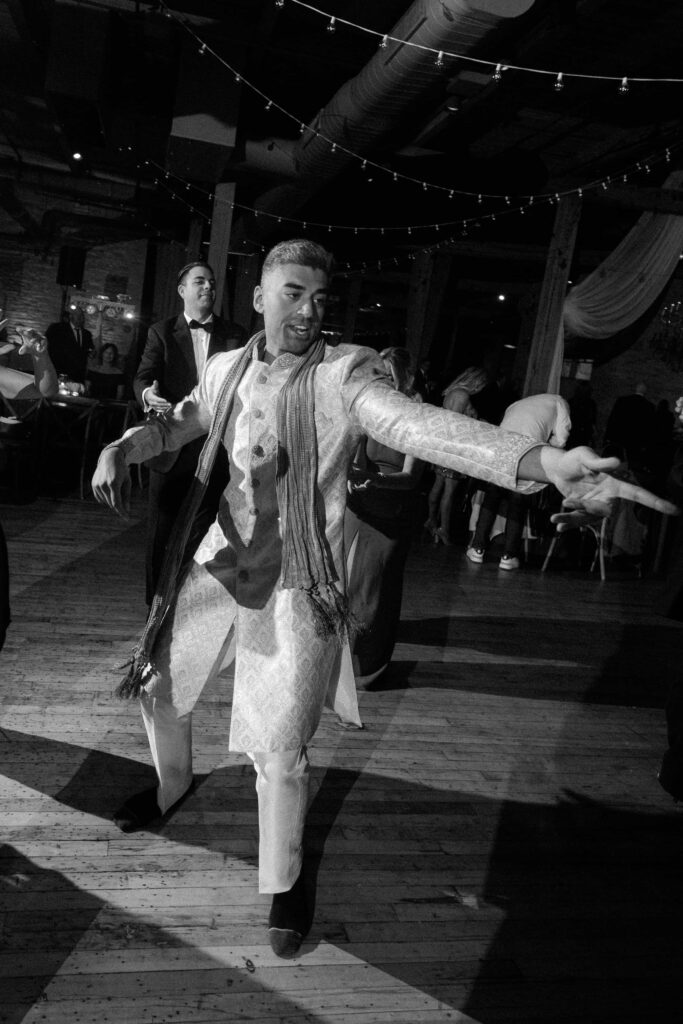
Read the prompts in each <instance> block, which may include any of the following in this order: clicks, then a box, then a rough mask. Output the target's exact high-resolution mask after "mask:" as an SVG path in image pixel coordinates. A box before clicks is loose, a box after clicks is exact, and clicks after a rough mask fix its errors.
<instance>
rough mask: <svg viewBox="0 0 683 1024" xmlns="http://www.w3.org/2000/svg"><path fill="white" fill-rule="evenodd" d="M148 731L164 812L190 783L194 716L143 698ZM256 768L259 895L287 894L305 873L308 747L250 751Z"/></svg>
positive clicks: (148, 698) (158, 798) (169, 704)
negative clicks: (303, 853) (303, 872)
mask: <svg viewBox="0 0 683 1024" xmlns="http://www.w3.org/2000/svg"><path fill="white" fill-rule="evenodd" d="M140 708H141V710H142V719H143V721H144V723H145V729H146V730H147V737H148V739H149V746H150V749H151V751H152V758H153V760H154V767H155V768H156V770H157V776H158V779H159V786H158V789H157V801H158V804H159V807H160V808H161V811H162V813H164V812H165V811H167V810H168V808H169V807H171V806H172V805H173V804H174V803H175V802H176V800H179V799H180V797H181V796H182V795H183V793H185V792H186V791H187V789H188V787H189V786H190V784H191V783H192V713H191V712H190V713H188V714H186V715H178V714H177V713H176V711H175V709H174V707H173V705H172V704H171V703H170V702H169V701H167V700H163V699H161V698H159V697H146V696H143V697H142V698H141V700H140ZM248 756H249V757H250V758H251V760H252V761H253V762H254V767H255V768H256V793H257V796H258V815H259V892H265V893H273V892H286V891H287V890H288V889H291V888H292V886H293V885H294V883H295V882H296V880H297V878H298V877H299V872H300V871H301V860H302V849H303V831H304V822H305V819H306V810H307V808H308V781H309V779H308V757H307V755H306V748H305V747H299V748H298V749H296V750H278V751H270V752H261V751H255V752H252V751H249V755H248Z"/></svg>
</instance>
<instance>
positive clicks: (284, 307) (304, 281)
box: [254, 263, 328, 356]
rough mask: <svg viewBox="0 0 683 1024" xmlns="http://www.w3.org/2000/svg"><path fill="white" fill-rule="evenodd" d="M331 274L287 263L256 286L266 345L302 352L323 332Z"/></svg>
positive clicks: (271, 348) (273, 350)
mask: <svg viewBox="0 0 683 1024" xmlns="http://www.w3.org/2000/svg"><path fill="white" fill-rule="evenodd" d="M327 287H328V282H327V274H326V273H325V271H324V270H317V269H315V268H314V267H300V266H299V265H298V264H296V263H283V264H282V265H281V266H279V267H274V268H273V270H271V271H270V272H269V273H268V274H266V276H265V278H264V279H263V280H262V281H261V284H259V285H257V286H256V288H255V290H254V309H255V310H256V312H257V313H262V314H263V321H264V326H265V331H266V349H267V350H268V352H270V353H271V355H273V356H279V355H280V354H281V353H282V352H293V353H294V354H295V355H300V354H301V353H302V352H305V351H306V350H307V349H308V348H310V346H311V345H312V344H313V343H314V341H316V339H317V337H318V335H319V334H320V328H321V326H322V320H323V316H324V314H325V303H326V301H327Z"/></svg>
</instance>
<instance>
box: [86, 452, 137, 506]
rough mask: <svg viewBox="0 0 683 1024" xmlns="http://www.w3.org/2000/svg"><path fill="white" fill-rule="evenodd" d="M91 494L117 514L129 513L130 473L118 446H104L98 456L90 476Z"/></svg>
mask: <svg viewBox="0 0 683 1024" xmlns="http://www.w3.org/2000/svg"><path fill="white" fill-rule="evenodd" d="M92 490H93V494H94V495H95V498H96V499H97V501H99V503H100V505H107V506H108V507H109V508H110V509H112V510H113V511H114V512H116V513H117V514H118V515H120V516H123V517H124V518H126V519H127V518H128V516H129V515H130V490H131V482H130V473H129V472H128V466H127V465H126V462H125V459H124V457H123V452H122V451H121V449H120V448H105V449H104V451H103V452H102V454H101V455H100V457H99V460H98V463H97V466H96V468H95V473H94V475H93V478H92Z"/></svg>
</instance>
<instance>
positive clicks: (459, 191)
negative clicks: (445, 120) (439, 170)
mask: <svg viewBox="0 0 683 1024" xmlns="http://www.w3.org/2000/svg"><path fill="white" fill-rule="evenodd" d="M292 2H294V3H298V4H299V6H304V7H307V8H308V9H310V10H311V11H313V12H314V13H318V14H323V13H324V12H320V11H318V10H317V8H315V7H312V6H311V5H308V4H305V3H302V0H292ZM160 7H161V9H162V11H163V13H164V14H165V15H166V16H168V17H171V18H174V17H175V20H176V21H177V22H178V24H179V25H180V26H181V27H182V28H184V29H185V30H186V31H187V32H188V33H189V34H190V35H192V37H193V38H194V40H195V42H196V43H197V44H202V40H201V39H200V38H199V37H198V36H197V35H196V33H195V32H194V31H193V29H192V28H191V26H190V25H189V24H188V23H187V22H186V21H185V20H184V19H182V18H180V17H177V16H175V13H174V12H173V11H171V10H170V9H169V8H167V7H166V6H165V4H164V2H163V0H160ZM325 17H326V18H329V17H330V15H329V14H325ZM332 20H334V21H335V24H336V22H337V21H339V22H341V23H342V24H345V25H349V26H351V27H354V28H358V29H359V30H361V31H367V32H370V31H371V30H369V29H363V27H362V26H356V25H354V23H353V22H347V21H345V19H343V18H335V19H332ZM371 34H373V35H375V36H379V33H377V32H374V31H372V32H371ZM381 38H382V39H384V38H385V36H382V37H381ZM386 38H387V39H389V38H391V39H392V40H393V37H390V36H386ZM393 41H396V42H400V43H401V44H402V45H403V44H405V45H415V46H418V44H411V43H410V42H409V41H403V40H393ZM418 48H419V49H421V50H423V51H427V52H431V53H434V54H437V55H438V53H440V52H443V54H444V56H450V57H463V55H460V54H453V53H450V52H448V51H437V50H436V49H434V48H431V47H425V46H418ZM207 49H209V52H210V53H211V55H212V56H213V57H214V58H215V59H217V60H218V61H220V63H221V64H222V65H223V66H224V67H225V68H226V69H227V70H229V71H231V72H232V73H233V74H234V76H235V81H236V82H242V81H244V84H245V85H247V86H248V87H249V88H250V89H251V90H253V91H254V92H256V93H257V94H258V95H259V96H261V98H262V99H263V100H264V101H266V102H268V101H269V97H268V96H266V95H265V94H264V93H263V92H262V90H260V89H259V88H258V87H257V86H255V85H253V84H252V83H250V82H249V81H248V80H243V78H242V76H241V75H240V74H239V73H238V72H237V71H236V70H235V69H234V68H232V67H231V66H230V65H229V64H228V63H227V62H226V61H225V60H223V58H221V57H219V56H218V54H216V53H214V52H213V51H212V50H211V49H210V48H208V47H207ZM463 59H467V58H466V57H463ZM475 62H476V63H478V64H481V65H486V66H487V67H494V64H493V61H485V60H476V61H475ZM495 68H496V71H497V72H498V75H497V76H496V75H495V74H494V76H493V77H494V78H495V77H498V80H499V79H500V76H501V75H502V72H503V71H507V70H509V69H510V68H512V69H513V70H517V71H532V72H533V71H536V72H537V73H539V74H551V72H549V71H545V70H541V69H534V68H524V67H521V66H517V65H507V64H506V65H503V64H496V65H495ZM557 74H558V72H555V71H553V72H552V75H553V76H555V77H556V76H557ZM564 77H574V78H586V79H594V80H595V79H599V80H609V81H614V80H617V81H619V80H620V79H619V78H617V77H616V76H604V75H603V76H600V75H597V76H596V75H574V74H573V73H570V74H569V75H568V76H567V75H566V73H563V79H564ZM621 81H626V83H627V85H628V79H621ZM631 81H639V82H640V81H653V82H656V81H660V82H661V81H666V82H673V81H676V82H683V79H649V78H648V79H645V78H632V79H631ZM274 105H276V106H277V108H278V110H279V111H280V112H281V113H282V114H284V115H285V116H286V117H289V118H290V119H291V120H292V121H294V122H299V118H298V117H296V115H294V114H292V113H290V112H289V111H287V110H285V109H284V108H283V107H281V106H279V105H278V104H274ZM299 131H300V133H301V134H303V133H304V132H305V131H306V126H305V125H304V124H303V123H301V124H300V128H299ZM309 131H311V132H312V133H313V134H314V135H315V136H316V137H317V138H321V139H323V140H324V141H326V142H327V143H329V144H330V146H331V148H333V149H334V148H337V144H336V143H333V141H332V139H329V138H327V137H326V136H325V135H324V134H323V133H321V132H319V131H318V130H317V129H310V128H309ZM129 148H130V147H129ZM338 148H339V149H340V150H341V151H342V152H343V153H345V154H346V156H347V157H349V158H351V159H355V160H358V161H361V160H362V159H363V158H362V157H361V156H360V155H359V154H357V153H355V152H353V151H352V150H350V149H347V148H346V147H344V146H341V145H339V146H338ZM368 162H369V163H370V165H371V166H372V167H373V168H374V169H376V170H377V171H380V172H384V173H387V174H393V179H394V181H398V178H399V177H400V178H401V180H402V181H405V182H407V183H410V184H414V185H422V186H423V187H424V182H423V181H422V180H421V179H419V178H413V177H411V176H410V175H405V174H401V175H399V174H398V173H397V172H395V171H394V172H392V171H391V170H390V169H389V168H388V167H385V166H382V165H381V164H377V163H375V162H374V161H368ZM667 162H668V161H667ZM368 180H370V179H368ZM427 184H428V187H429V188H430V189H434V190H435V191H437V192H446V193H448V195H449V197H450V196H451V195H452V194H453V193H456V194H457V195H459V196H464V197H468V196H471V197H474V196H475V195H476V193H473V192H469V191H467V190H464V189H451V188H449V187H447V186H444V185H439V184H434V183H427ZM599 185H600V181H599V180H598V181H593V182H589V183H586V185H585V187H592V188H595V187H598V186H599ZM573 192H576V189H568V190H567V191H566V194H567V195H569V194H571V193H573ZM484 195H485V198H487V199H501V198H503V197H502V196H501V195H500V194H495V193H484ZM538 198H543V197H542V196H539V197H538ZM512 212H514V211H512Z"/></svg>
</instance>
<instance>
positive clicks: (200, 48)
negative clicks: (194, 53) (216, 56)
mask: <svg viewBox="0 0 683 1024" xmlns="http://www.w3.org/2000/svg"><path fill="white" fill-rule="evenodd" d="M205 53H206V43H202V45H201V46H200V47H199V56H200V57H203V56H204V54H205Z"/></svg>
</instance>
